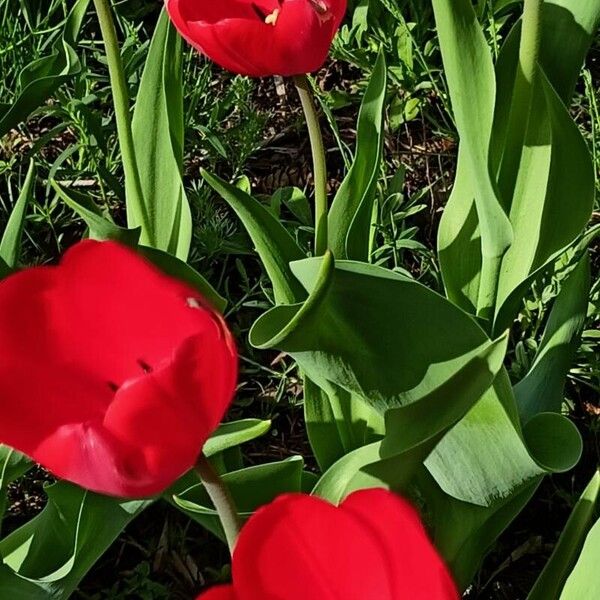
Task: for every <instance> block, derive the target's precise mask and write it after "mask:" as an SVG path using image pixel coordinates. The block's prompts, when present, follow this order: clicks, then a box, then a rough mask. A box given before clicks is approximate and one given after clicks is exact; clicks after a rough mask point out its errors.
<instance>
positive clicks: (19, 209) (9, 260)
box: [0, 160, 35, 269]
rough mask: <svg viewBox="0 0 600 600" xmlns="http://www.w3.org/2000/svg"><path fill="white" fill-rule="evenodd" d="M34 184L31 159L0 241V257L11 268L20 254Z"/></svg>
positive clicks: (33, 170) (14, 265) (33, 167)
mask: <svg viewBox="0 0 600 600" xmlns="http://www.w3.org/2000/svg"><path fill="white" fill-rule="evenodd" d="M34 184H35V164H34V162H33V160H32V161H31V162H30V163H29V169H28V171H27V176H26V177H25V182H24V183H23V188H22V189H21V193H20V194H19V198H18V199H17V202H16V203H15V206H14V208H13V211H12V213H11V215H10V218H9V219H8V223H7V224H6V229H5V230H4V234H3V235H2V241H0V258H2V259H3V260H4V262H5V263H6V264H7V265H8V266H9V267H10V268H11V269H14V268H15V267H16V266H17V261H18V260H19V256H20V254H21V239H22V237H23V228H24V226H25V217H26V216H27V208H28V207H29V203H30V202H31V199H32V197H33V189H34Z"/></svg>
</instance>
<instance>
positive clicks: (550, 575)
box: [527, 471, 600, 600]
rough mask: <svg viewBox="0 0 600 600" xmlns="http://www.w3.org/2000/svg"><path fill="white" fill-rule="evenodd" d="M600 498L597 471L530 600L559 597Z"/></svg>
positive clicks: (528, 599)
mask: <svg viewBox="0 0 600 600" xmlns="http://www.w3.org/2000/svg"><path fill="white" fill-rule="evenodd" d="M599 495H600V472H598V471H596V473H595V474H594V476H593V477H592V479H591V480H590V482H589V484H588V485H587V487H586V489H585V490H584V492H583V494H582V495H581V497H580V498H579V500H578V501H577V504H576V505H575V508H573V511H572V512H571V515H570V516H569V520H568V521H567V524H566V526H565V528H564V529H563V532H562V533H561V534H560V538H559V540H558V542H557V544H556V546H555V548H554V551H553V552H552V556H551V557H550V559H549V560H548V562H547V563H546V566H545V567H544V570H543V571H542V573H541V575H540V576H539V577H538V579H537V581H536V582H535V585H534V586H533V589H532V590H531V592H530V593H529V595H528V596H527V600H546V599H547V598H558V597H559V594H560V590H561V589H562V586H563V585H564V584H565V581H566V579H567V577H568V575H569V573H570V571H571V570H572V569H573V566H574V565H575V562H576V561H577V558H578V556H579V553H580V552H581V547H582V546H583V542H584V539H585V536H586V535H587V533H588V531H589V529H590V527H591V524H592V519H593V517H594V513H595V510H596V506H597V504H598V497H599ZM598 558H600V555H599V556H598ZM581 597H582V596H578V598H581Z"/></svg>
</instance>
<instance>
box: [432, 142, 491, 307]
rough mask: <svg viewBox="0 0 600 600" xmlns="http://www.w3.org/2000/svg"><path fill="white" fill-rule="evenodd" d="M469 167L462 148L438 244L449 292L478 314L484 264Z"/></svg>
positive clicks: (451, 298) (458, 303) (442, 270)
mask: <svg viewBox="0 0 600 600" xmlns="http://www.w3.org/2000/svg"><path fill="white" fill-rule="evenodd" d="M468 169H469V166H468V163H467V161H466V159H465V151H464V150H463V149H462V148H461V149H460V150H459V153H458V163H457V170H456V177H455V180H454V186H453V187H452V193H451V194H450V197H449V199H448V203H447V204H446V207H445V209H444V212H443V213H442V218H441V220H440V228H439V231H438V240H437V245H438V254H439V260H440V268H441V272H442V278H443V280H444V288H445V290H446V295H447V296H448V298H449V299H450V300H452V302H454V304H456V305H457V306H460V307H461V308H462V309H463V310H465V311H467V312H468V313H471V314H475V313H476V312H477V302H478V299H479V285H480V276H481V267H482V257H481V233H480V231H479V219H478V216H477V208H476V206H475V200H474V197H475V193H474V192H473V191H472V186H471V181H470V179H469V177H468V175H467V174H466V171H468Z"/></svg>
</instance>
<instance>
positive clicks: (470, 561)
mask: <svg viewBox="0 0 600 600" xmlns="http://www.w3.org/2000/svg"><path fill="white" fill-rule="evenodd" d="M540 481H541V477H537V478H535V479H532V480H531V481H530V482H529V483H528V484H527V485H524V486H522V487H520V488H517V489H515V491H514V493H513V494H511V495H510V496H509V497H507V498H505V499H504V500H502V501H500V502H497V503H495V504H493V505H492V506H489V507H484V506H476V505H474V504H470V503H468V502H462V501H460V500H457V499H455V498H452V497H450V496H448V495H447V494H445V493H444V492H443V491H442V490H441V489H440V487H439V486H438V485H437V483H436V482H435V479H434V478H433V477H431V475H430V474H429V473H428V472H427V471H426V470H423V471H422V472H421V474H420V476H419V478H418V481H417V492H416V493H417V497H416V498H417V500H418V501H419V502H420V503H424V511H423V512H424V515H425V519H426V521H427V523H428V525H429V530H430V531H431V534H432V536H433V542H434V544H435V546H436V548H437V549H438V551H439V552H440V553H441V554H442V556H443V557H444V559H445V560H446V563H447V564H448V566H449V567H450V570H451V571H452V575H453V576H454V580H455V581H456V584H457V586H458V588H459V589H460V590H464V589H466V587H467V586H468V585H469V584H470V583H471V582H472V581H473V577H474V576H475V574H476V573H477V571H478V570H479V567H480V566H481V563H482V561H483V559H484V557H485V555H486V553H487V552H488V551H489V550H490V548H491V547H492V545H493V544H494V542H495V541H496V539H497V538H498V536H499V535H500V534H501V533H502V532H503V531H504V530H505V529H506V527H507V526H508V525H509V524H510V523H511V522H512V521H513V519H514V518H515V517H516V516H517V515H518V514H519V513H520V512H521V511H522V510H523V508H524V507H525V505H526V504H527V502H529V500H530V499H531V497H532V496H533V494H534V493H535V490H536V489H537V487H538V485H539V483H540Z"/></svg>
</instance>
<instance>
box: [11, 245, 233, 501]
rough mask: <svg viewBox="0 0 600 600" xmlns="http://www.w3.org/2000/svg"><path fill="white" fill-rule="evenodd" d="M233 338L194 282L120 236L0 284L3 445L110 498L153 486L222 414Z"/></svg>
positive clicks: (161, 484) (176, 469)
mask: <svg viewBox="0 0 600 600" xmlns="http://www.w3.org/2000/svg"><path fill="white" fill-rule="evenodd" d="M236 377H237V354H236V350H235V344H234V341H233V339H232V336H231V334H230V333H229V331H228V329H227V327H226V326H225V323H224V321H223V319H222V318H221V317H220V316H219V315H218V314H217V313H216V312H215V311H214V310H213V309H212V308H211V307H210V306H209V304H208V303H207V302H206V301H205V299H204V298H203V297H202V296H201V295H200V294H199V293H198V291H197V290H195V289H193V288H191V287H190V286H188V285H186V284H184V283H182V282H180V281H178V280H175V279H172V278H170V277H167V276H166V275H164V274H163V273H162V272H160V271H158V270H157V269H156V268H155V267H154V266H152V265H151V264H150V263H148V262H147V261H146V260H145V259H143V258H141V257H140V256H139V255H138V254H136V253H135V252H134V251H133V250H130V249H128V248H126V247H124V246H121V245H119V244H117V243H115V242H96V241H92V240H86V241H83V242H81V243H79V244H77V245H75V246H74V247H73V248H71V249H70V250H69V251H68V252H66V254H65V255H64V257H63V259H62V261H61V263H60V265H59V266H56V267H34V268H31V269H26V270H23V271H21V272H18V273H16V274H14V275H11V276H9V277H8V278H6V279H5V280H3V281H2V282H0V399H1V400H0V402H1V403H2V419H1V420H0V442H2V443H5V444H7V445H9V446H12V447H13V448H15V449H17V450H19V451H21V452H23V453H25V454H27V455H28V456H30V457H31V458H33V459H34V460H35V461H37V462H39V463H41V464H42V465H43V466H44V467H46V468H47V469H48V470H50V471H51V472H52V473H54V474H55V475H56V476H57V477H60V478H63V479H67V480H69V481H72V482H74V483H76V484H79V485H81V486H82V487H85V488H88V489H90V490H94V491H97V492H102V493H105V494H110V495H115V496H120V497H131V498H139V497H144V496H149V495H152V494H155V493H158V492H160V491H162V490H164V489H165V488H166V487H168V486H169V485H170V484H171V483H173V482H174V481H175V480H176V479H177V478H178V477H179V476H180V475H182V474H183V473H184V472H185V471H187V470H188V469H190V468H191V467H192V466H193V464H194V463H195V461H196V459H197V457H198V454H199V453H200V451H201V449H202V446H203V445H204V442H205V441H206V439H207V438H208V437H209V436H210V434H211V433H212V431H213V430H214V429H215V428H216V427H217V425H218V424H219V422H220V421H221V419H222V418H223V415H224V414H225V412H226V410H227V408H228V406H229V404H230V402H231V399H232V397H233V393H234V390H235V383H236Z"/></svg>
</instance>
